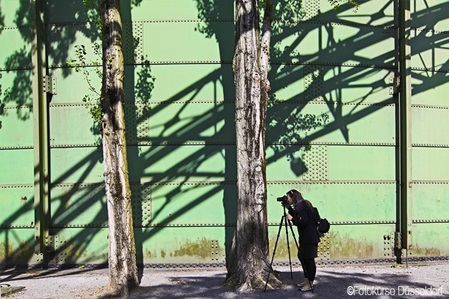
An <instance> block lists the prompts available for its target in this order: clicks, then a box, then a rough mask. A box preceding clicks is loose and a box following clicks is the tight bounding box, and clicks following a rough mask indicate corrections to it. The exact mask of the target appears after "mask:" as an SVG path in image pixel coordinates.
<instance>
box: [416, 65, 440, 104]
mask: <svg viewBox="0 0 449 299" xmlns="http://www.w3.org/2000/svg"><path fill="white" fill-rule="evenodd" d="M447 76H448V72H447V71H441V72H434V71H432V70H414V71H413V72H412V78H413V82H412V83H413V97H412V103H413V105H418V108H419V107H420V106H424V107H423V108H425V106H429V108H434V109H435V108H436V109H440V108H442V107H447V106H448V103H447V94H448V93H449V86H448V84H446V83H447ZM433 106H436V107H433Z"/></svg>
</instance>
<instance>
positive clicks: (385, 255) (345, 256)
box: [269, 224, 394, 265]
mask: <svg viewBox="0 0 449 299" xmlns="http://www.w3.org/2000/svg"><path fill="white" fill-rule="evenodd" d="M278 230H279V225H277V226H275V225H273V226H270V227H269V236H270V240H269V244H270V252H271V253H273V251H274V244H275V243H276V238H277V233H278ZM285 230H286V228H285V226H282V228H281V232H280V235H279V241H278V244H277V247H276V252H275V256H274V261H275V262H285V261H288V253H289V250H290V256H291V260H292V263H293V264H294V265H299V262H298V259H297V253H298V250H297V247H296V244H295V242H294V237H293V234H294V236H295V237H296V239H298V232H297V230H296V227H293V230H294V231H293V233H292V231H291V230H290V228H288V238H289V242H287V236H286V232H285ZM392 231H394V225H391V224H376V225H370V224H359V225H338V226H337V225H334V226H332V231H331V232H330V233H328V234H326V235H325V236H324V237H322V238H323V239H322V241H321V242H320V243H319V247H318V258H317V262H318V263H326V262H327V261H329V260H334V261H335V260H338V261H341V263H345V261H348V262H349V261H351V260H360V261H361V262H362V263H363V261H366V260H370V259H378V260H385V261H387V260H388V261H393V256H392V247H391V245H392V244H391V243H388V242H387V243H388V244H385V243H384V237H385V236H390V235H391V232H392ZM288 247H289V248H288Z"/></svg>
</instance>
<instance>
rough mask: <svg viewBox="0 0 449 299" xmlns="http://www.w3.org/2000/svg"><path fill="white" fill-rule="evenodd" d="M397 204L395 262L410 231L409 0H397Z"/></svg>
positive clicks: (404, 251) (405, 251)
mask: <svg viewBox="0 0 449 299" xmlns="http://www.w3.org/2000/svg"><path fill="white" fill-rule="evenodd" d="M398 9H399V13H398V16H399V20H398V21H399V28H398V39H399V44H398V46H399V51H398V52H399V80H400V81H399V82H400V85H399V105H398V106H399V115H398V116H399V119H398V126H399V136H398V137H399V144H398V146H399V159H398V163H399V165H398V167H397V169H398V171H399V188H398V191H399V194H398V195H399V196H398V200H399V205H398V209H399V211H398V216H399V217H398V218H399V219H398V233H399V236H398V237H399V240H398V245H400V248H398V249H400V250H399V251H398V254H400V256H397V257H398V260H399V262H403V260H402V259H403V258H404V256H405V262H407V256H408V249H409V246H410V241H411V239H410V232H411V203H410V200H411V193H412V138H411V117H412V103H411V100H412V71H411V46H410V38H411V26H410V20H411V12H410V0H399V7H398Z"/></svg>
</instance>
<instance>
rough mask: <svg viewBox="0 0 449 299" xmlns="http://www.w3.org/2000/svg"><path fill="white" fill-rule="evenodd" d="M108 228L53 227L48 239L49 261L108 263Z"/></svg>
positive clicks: (54, 263) (52, 262) (53, 262)
mask: <svg viewBox="0 0 449 299" xmlns="http://www.w3.org/2000/svg"><path fill="white" fill-rule="evenodd" d="M107 235H108V230H107V228H97V227H70V228H53V229H52V230H51V235H50V236H49V238H48V239H47V240H46V241H47V247H48V249H49V251H50V252H49V258H50V261H49V263H50V264H52V265H58V264H66V265H73V264H106V263H107V260H108V243H107Z"/></svg>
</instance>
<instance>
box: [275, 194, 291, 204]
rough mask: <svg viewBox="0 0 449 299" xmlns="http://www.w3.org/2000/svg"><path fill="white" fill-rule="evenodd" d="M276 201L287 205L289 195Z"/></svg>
mask: <svg viewBox="0 0 449 299" xmlns="http://www.w3.org/2000/svg"><path fill="white" fill-rule="evenodd" d="M276 200H277V201H279V202H282V203H287V201H288V197H287V195H284V196H281V197H278V198H276Z"/></svg>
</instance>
